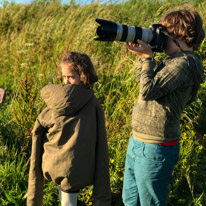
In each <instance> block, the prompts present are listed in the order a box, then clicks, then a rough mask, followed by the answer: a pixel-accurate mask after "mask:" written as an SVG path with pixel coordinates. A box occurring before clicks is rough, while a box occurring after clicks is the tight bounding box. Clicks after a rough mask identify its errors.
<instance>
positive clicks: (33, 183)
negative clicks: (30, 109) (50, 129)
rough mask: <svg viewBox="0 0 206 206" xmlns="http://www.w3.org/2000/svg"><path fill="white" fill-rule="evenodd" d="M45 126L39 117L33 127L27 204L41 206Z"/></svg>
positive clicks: (28, 205)
mask: <svg viewBox="0 0 206 206" xmlns="http://www.w3.org/2000/svg"><path fill="white" fill-rule="evenodd" d="M44 132H45V128H44V127H43V126H42V125H41V124H40V122H39V120H38V119H37V120H36V122H35V126H34V129H33V136H32V151H31V160H30V170H29V182H28V197H27V206H41V205H42V204H43V203H42V202H43V186H44V178H43V173H42V169H41V168H42V167H41V164H42V152H43V142H42V137H43V134H44Z"/></svg>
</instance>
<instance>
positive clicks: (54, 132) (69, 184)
mask: <svg viewBox="0 0 206 206" xmlns="http://www.w3.org/2000/svg"><path fill="white" fill-rule="evenodd" d="M41 96H42V98H43V99H44V101H45V102H46V104H47V107H46V108H45V109H44V110H43V111H42V112H41V114H40V115H39V116H38V118H37V120H36V123H35V126H34V129H33V137H32V153H31V161H30V172H29V184H28V198H27V205H28V206H41V205H42V199H43V186H44V179H48V180H51V181H53V182H54V183H56V184H57V185H58V186H59V187H60V188H61V189H62V190H63V191H66V192H76V191H78V190H80V189H81V188H84V187H85V186H87V185H92V184H93V185H94V187H93V205H94V206H109V205H111V198H110V181H109V158H108V148H107V138H106V130H105V122H104V113H103V111H102V109H101V106H100V104H99V102H98V101H97V99H96V97H95V96H94V92H93V90H92V89H86V88H84V87H82V86H80V85H47V86H45V87H44V88H43V89H42V91H41Z"/></svg>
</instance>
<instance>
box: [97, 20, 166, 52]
mask: <svg viewBox="0 0 206 206" xmlns="http://www.w3.org/2000/svg"><path fill="white" fill-rule="evenodd" d="M96 22H97V23H99V24H100V25H99V26H98V27H97V30H96V34H97V35H98V37H97V38H95V39H94V40H96V41H121V42H133V43H136V42H137V40H138V39H140V40H142V41H143V42H145V43H146V44H148V45H149V46H150V47H151V49H152V50H153V51H158V52H162V51H163V49H164V48H165V45H166V39H167V37H166V36H165V35H164V34H163V33H162V31H163V27H162V25H161V24H154V26H153V25H152V26H151V27H150V29H147V28H144V27H135V26H128V25H124V24H117V23H115V22H113V21H109V20H105V19H98V18H97V19H96Z"/></svg>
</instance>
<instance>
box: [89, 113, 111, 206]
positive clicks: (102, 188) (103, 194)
mask: <svg viewBox="0 0 206 206" xmlns="http://www.w3.org/2000/svg"><path fill="white" fill-rule="evenodd" d="M93 205H94V206H110V205H111V190H110V176H109V154H108V145H107V136H106V129H105V120H104V113H103V111H102V110H98V112H97V143H96V160H95V174H94V186H93Z"/></svg>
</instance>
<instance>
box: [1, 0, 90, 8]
mask: <svg viewBox="0 0 206 206" xmlns="http://www.w3.org/2000/svg"><path fill="white" fill-rule="evenodd" d="M5 1H7V2H14V3H17V4H18V3H20V4H22V3H23V4H27V3H31V2H32V0H5ZM61 1H62V3H65V4H67V3H69V2H70V0H61ZM2 2H3V0H0V7H1V6H2ZM75 2H77V3H80V4H89V3H91V0H75Z"/></svg>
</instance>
